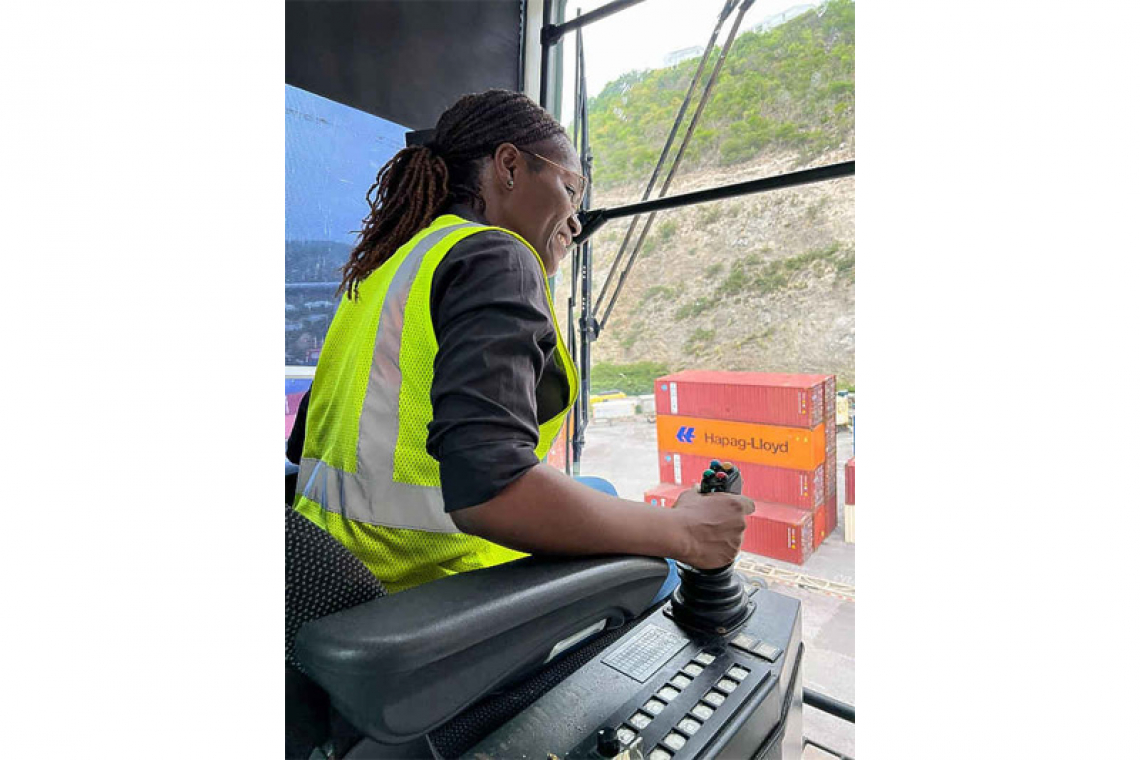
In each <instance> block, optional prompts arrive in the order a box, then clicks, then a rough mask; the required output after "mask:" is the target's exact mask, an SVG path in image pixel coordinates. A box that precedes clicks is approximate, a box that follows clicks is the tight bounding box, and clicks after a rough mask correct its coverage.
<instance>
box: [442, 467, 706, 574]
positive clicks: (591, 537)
mask: <svg viewBox="0 0 1140 760" xmlns="http://www.w3.org/2000/svg"><path fill="white" fill-rule="evenodd" d="M451 516H452V518H453V519H454V520H455V523H456V525H457V526H458V527H459V529H460V530H462V531H464V532H465V533H470V534H472V535H476V536H480V537H482V538H486V539H487V540H489V541H494V542H495V543H498V544H502V545H503V546H507V547H510V548H512V549H516V550H518V551H525V552H530V553H538V554H642V555H646V556H651V557H673V558H684V557H687V556H688V555H689V554H690V551H689V547H688V543H689V536H688V531H686V529H685V525H684V522H685V521H684V519H683V518H684V515H682V514H679V513H675V512H674V511H673V510H668V509H662V508H660V507H653V506H650V505H648V504H642V503H639V502H634V501H627V500H625V499H619V498H617V497H615V496H610V495H608V494H605V493H602V492H600V491H595V490H594V489H592V488H590V487H588V486H585V485H582V484H581V483H578V482H577V481H575V480H574V479H573V478H570V477H567V476H566V475H564V474H563V473H561V472H559V471H558V470H556V469H554V468H553V467H550V466H549V465H546V464H539V465H536V466H534V467H532V468H531V469H530V470H529V471H527V473H526V474H525V475H523V476H522V477H520V478H519V479H518V480H516V481H514V482H513V483H511V484H510V485H509V486H507V487H506V488H504V489H503V490H502V491H501V492H500V493H499V494H498V495H496V496H495V497H494V498H493V499H491V500H490V501H487V502H484V503H483V504H480V505H478V506H474V507H469V508H467V509H461V510H457V511H455V512H452V513H451Z"/></svg>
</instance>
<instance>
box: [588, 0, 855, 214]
mask: <svg viewBox="0 0 1140 760" xmlns="http://www.w3.org/2000/svg"><path fill="white" fill-rule="evenodd" d="M822 8H823V13H822V14H817V13H815V12H808V13H804V14H802V15H800V16H798V17H797V18H795V19H792V20H791V21H788V22H787V23H785V24H782V25H781V26H778V27H776V28H775V29H772V30H769V31H766V32H745V33H743V34H740V35H738V36H737V38H736V41H735V42H734V43H733V47H732V50H731V51H730V52H729V55H728V59H727V60H726V61H725V65H724V68H723V69H722V70H721V73H720V76H719V78H718V79H717V83H716V85H715V87H714V89H713V95H712V99H711V100H710V101H709V104H708V106H707V107H706V108H705V111H704V114H703V115H702V117H701V120H700V122H699V123H698V125H697V129H696V131H695V132H694V133H693V139H692V142H691V143H690V145H689V148H688V150H687V152H686V155H685V159H684V166H685V167H686V168H689V169H693V168H697V167H701V166H709V165H719V166H727V165H731V164H737V163H741V162H744V161H749V160H751V159H753V158H755V157H756V156H757V155H758V154H759V153H761V152H762V151H767V150H772V149H784V150H794V151H796V152H797V153H798V155H799V158H800V160H801V162H807V161H810V160H811V159H813V158H814V157H816V156H818V155H820V154H821V153H823V152H824V151H827V150H830V149H834V148H837V147H839V146H840V145H841V144H842V143H843V142H845V141H848V140H850V139H851V137H852V135H853V133H854V127H855V4H854V3H853V2H852V1H851V0H830V2H828V3H826V5H825V6H822ZM711 22H712V19H711V18H710V24H711ZM716 55H719V49H718V50H716V51H714V54H713V55H712V56H710V62H709V64H707V65H706V67H705V73H704V75H703V77H704V78H705V79H707V77H708V76H709V74H710V73H711V71H712V68H713V63H714V62H715V60H716V58H715V56H716ZM698 63H699V59H690V60H687V61H683V62H681V63H679V64H677V65H676V66H671V67H669V68H663V69H654V70H650V71H635V72H630V73H628V74H625V75H623V76H621V77H619V78H618V79H616V80H615V81H613V82H610V83H609V84H608V85H606V87H605V89H604V90H602V92H601V93H599V94H598V96H597V97H595V98H591V99H590V104H589V108H590V132H591V141H592V143H593V150H594V156H595V160H594V171H595V173H594V176H595V179H596V180H597V182H598V183H599V184H602V185H611V184H614V185H617V184H624V183H627V182H631V181H635V180H636V181H643V180H644V179H645V178H647V177H648V174H649V172H650V171H651V170H652V168H653V166H654V164H655V163H656V161H657V158H658V155H659V154H660V151H661V148H662V147H663V146H664V144H665V139H666V137H667V136H668V134H669V129H670V127H671V126H672V124H673V120H674V119H675V118H676V115H677V111H678V109H679V108H680V106H681V102H682V100H683V99H684V97H685V92H686V91H687V89H688V87H689V83H690V82H691V81H692V78H693V74H694V73H695V72H696V69H697V64H698ZM701 86H703V82H702V83H701V85H699V87H701ZM699 91H700V90H698V92H699ZM694 110H695V104H694V105H693V106H691V107H690V110H689V112H688V114H689V116H691V115H692V113H693V111H694ZM686 123H687V122H686ZM682 136H683V132H682ZM679 144H680V136H679V137H678V140H677V143H676V144H675V145H679ZM675 149H676V148H674V150H675ZM713 213H716V212H713Z"/></svg>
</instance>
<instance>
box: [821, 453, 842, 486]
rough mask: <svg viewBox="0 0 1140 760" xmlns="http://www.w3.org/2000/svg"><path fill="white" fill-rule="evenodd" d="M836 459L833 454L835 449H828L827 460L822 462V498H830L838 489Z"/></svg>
mask: <svg viewBox="0 0 1140 760" xmlns="http://www.w3.org/2000/svg"><path fill="white" fill-rule="evenodd" d="M837 463H838V457H837V456H836V454H835V449H834V448H830V449H828V450H827V458H826V459H824V462H823V485H824V492H823V494H824V496H825V497H831V496H834V495H835V493H836V489H837V488H839V484H838V480H839V472H838V469H837V467H838V464H837Z"/></svg>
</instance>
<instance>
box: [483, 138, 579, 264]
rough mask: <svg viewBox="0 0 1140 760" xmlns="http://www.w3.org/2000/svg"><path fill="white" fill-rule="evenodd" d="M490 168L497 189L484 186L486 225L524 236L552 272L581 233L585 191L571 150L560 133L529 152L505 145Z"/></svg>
mask: <svg viewBox="0 0 1140 760" xmlns="http://www.w3.org/2000/svg"><path fill="white" fill-rule="evenodd" d="M536 156H538V157H536ZM543 159H545V160H543ZM491 169H492V171H491V174H492V176H491V177H490V179H491V182H492V183H493V187H492V188H487V187H486V181H485V182H484V188H483V190H484V198H485V199H486V200H487V219H488V221H490V222H491V223H492V224H496V225H498V226H501V227H506V228H507V229H509V230H514V231H515V232H517V233H518V234H520V235H522V237H523V238H524V239H525V240H526V241H527V242H528V243H530V244H531V245H532V246H534V250H536V251H537V252H538V256H539V258H541V259H542V263H543V265H544V266H545V267H546V273H547V275H552V274H554V272H555V271H556V270H557V269H558V265H559V263H561V261H562V259H564V258H565V257H566V254H567V253H568V252H569V249H570V245H571V241H572V240H573V238H574V236H575V235H576V234H578V232H580V231H581V227H580V225H579V224H578V217H577V209H578V206H579V204H580V203H581V199H582V196H581V193H582V191H583V190H584V189H585V188H583V184H584V181H583V179H582V177H581V172H582V167H581V166H580V164H579V162H578V155H577V153H576V152H575V151H574V148H573V146H572V145H571V144H570V141H569V140H568V139H566V138H565V137H562V136H561V135H560V136H558V137H554V138H551V139H550V140H546V141H543V142H541V143H535V144H534V145H528V146H526V147H525V148H517V147H515V146H513V145H511V144H509V143H505V144H503V145H501V146H499V148H498V150H496V151H495V155H494V157H493V160H492V167H491ZM488 190H491V192H488ZM496 191H497V192H496ZM492 199H494V201H495V202H493V200H492ZM496 217H498V218H496Z"/></svg>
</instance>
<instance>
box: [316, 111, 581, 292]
mask: <svg viewBox="0 0 1140 760" xmlns="http://www.w3.org/2000/svg"><path fill="white" fill-rule="evenodd" d="M555 135H563V136H566V130H564V129H563V128H562V125H560V124H559V123H558V122H557V121H555V120H554V117H552V116H551V115H550V114H549V113H547V112H546V111H545V110H543V109H542V108H541V107H540V106H539V105H538V104H536V103H535V102H534V101H532V100H531V99H530V98H528V97H527V96H526V95H523V94H522V93H521V92H512V91H510V90H488V91H486V92H483V93H479V94H477V95H464V96H463V97H462V98H460V99H459V100H458V101H457V102H456V103H455V105H453V106H452V107H451V108H449V109H447V111H445V112H444V113H443V115H442V116H440V117H439V122H438V123H437V124H436V128H435V137H434V139H433V140H432V142H431V143H430V144H429V145H427V146H419V147H415V148H404V149H403V150H401V151H400V152H399V153H397V154H396V155H395V156H393V157H392V160H391V161H389V162H388V163H387V164H385V165H384V166H383V168H381V169H380V172H379V174H377V175H376V182H375V184H373V185H372V187H371V188H370V189H369V191H368V205H369V209H370V210H369V214H368V216H367V217H365V219H364V221H363V225H364V226H363V229H362V230H361V232H360V241H359V242H358V243H357V245H356V247H355V248H354V249H353V251H352V254H351V255H350V256H349V259H348V262H347V263H346V264H345V265H344V267H343V268H342V270H341V271H342V272H343V275H344V276H343V280H342V281H341V285H340V290H339V291H338V293H340V292H345V293H347V294H348V296H349V298H355V297H356V295H357V293H358V291H359V287H360V283H361V282H363V281H364V279H365V278H366V277H368V275H370V274H371V273H372V272H374V271H375V270H376V269H377V268H378V267H380V266H381V265H382V264H383V263H384V262H385V261H387V260H388V259H389V258H390V257H391V255H392V254H393V253H395V252H396V249H397V248H399V247H400V246H401V245H403V244H404V243H406V242H408V240H410V239H411V238H412V236H414V235H415V234H416V233H417V232H419V231H420V230H422V229H423V228H424V227H426V226H427V225H428V224H430V223H431V221H432V219H434V218H435V217H436V216H437V215H438V214H439V212H440V210H442V208H444V207H445V206H446V205H447V204H448V203H453V202H456V201H460V202H465V203H469V204H471V205H473V206H475V208H477V209H478V210H479V211H483V210H485V208H486V204H485V203H484V202H483V198H482V192H481V188H480V187H479V172H480V170H481V168H482V159H484V158H486V157H488V156H490V155H492V154H493V153H494V152H495V149H496V148H498V147H499V146H500V145H502V144H503V143H507V142H509V143H514V144H515V145H519V146H526V145H532V144H534V143H538V142H542V141H543V140H546V139H549V138H550V137H553V136H555Z"/></svg>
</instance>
